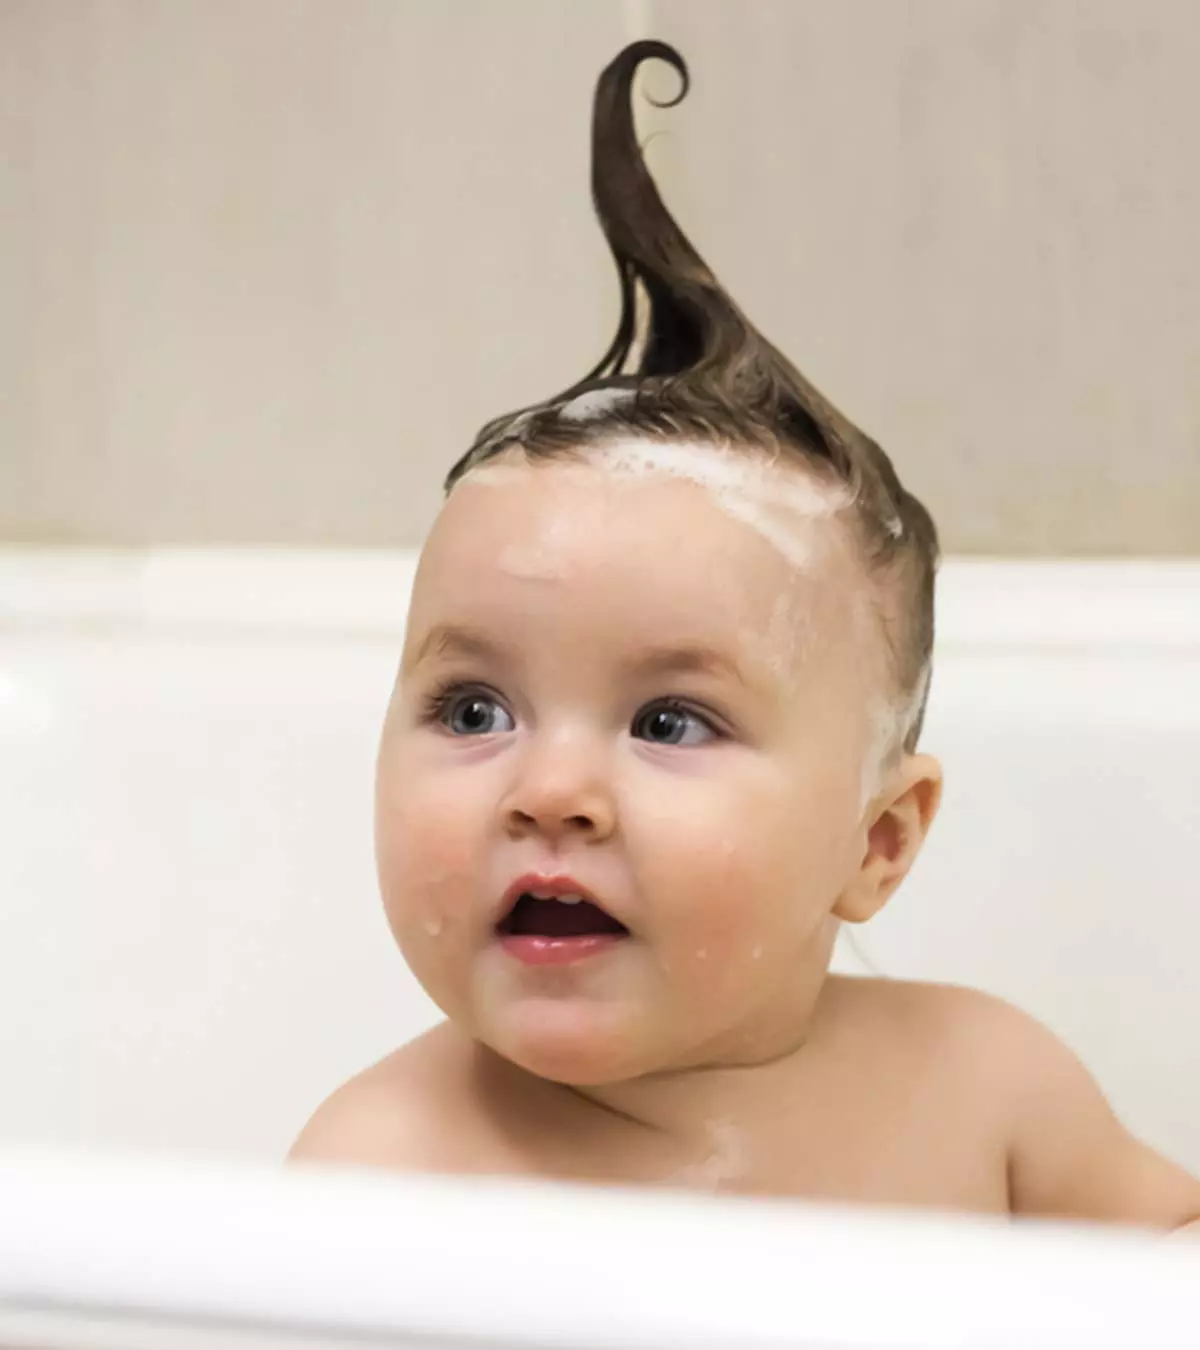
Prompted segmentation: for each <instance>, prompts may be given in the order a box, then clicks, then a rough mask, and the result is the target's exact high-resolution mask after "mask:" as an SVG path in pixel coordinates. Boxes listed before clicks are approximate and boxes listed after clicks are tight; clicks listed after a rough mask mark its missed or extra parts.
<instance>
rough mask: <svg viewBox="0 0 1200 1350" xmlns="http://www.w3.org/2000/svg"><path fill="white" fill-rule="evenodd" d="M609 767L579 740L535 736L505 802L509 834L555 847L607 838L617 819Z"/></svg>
mask: <svg viewBox="0 0 1200 1350" xmlns="http://www.w3.org/2000/svg"><path fill="white" fill-rule="evenodd" d="M608 767H609V766H608V765H607V763H606V757H605V755H604V753H603V751H602V750H601V749H600V747H598V746H595V745H592V744H590V743H589V742H587V741H586V740H584V739H583V738H581V737H573V736H569V735H559V736H555V737H544V738H541V739H540V740H539V739H538V738H536V737H535V738H534V741H533V742H532V743H531V744H530V745H529V746H528V747H527V748H526V751H525V753H524V755H523V756H522V759H521V762H520V766H519V768H518V770H517V773H516V776H515V778H514V779H513V781H512V783H511V785H510V787H509V790H508V792H507V793H506V794H505V797H504V799H503V800H502V802H501V815H502V820H503V825H504V828H505V830H506V832H507V833H508V834H509V835H510V836H511V837H513V838H522V837H525V836H528V835H530V834H538V835H541V836H543V837H544V838H546V839H548V840H550V841H552V842H559V841H561V840H563V839H567V838H578V839H580V840H581V841H586V842H597V843H598V842H601V841H602V840H605V839H608V838H609V837H611V835H612V833H613V831H614V830H615V828H616V817H617V812H616V803H615V801H614V797H613V793H612V785H611V782H610V779H609V773H608Z"/></svg>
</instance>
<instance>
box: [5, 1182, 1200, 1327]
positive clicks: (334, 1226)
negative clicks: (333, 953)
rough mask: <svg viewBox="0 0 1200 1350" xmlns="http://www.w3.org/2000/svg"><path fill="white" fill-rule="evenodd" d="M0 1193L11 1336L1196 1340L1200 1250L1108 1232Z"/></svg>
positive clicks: (588, 1202) (607, 1198)
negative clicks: (201, 1329)
mask: <svg viewBox="0 0 1200 1350" xmlns="http://www.w3.org/2000/svg"><path fill="white" fill-rule="evenodd" d="M0 1194H3V1195H4V1196H5V1197H6V1200H7V1204H6V1206H5V1209H4V1210H2V1211H0V1344H8V1345H12V1344H13V1343H14V1339H15V1338H16V1337H18V1336H20V1337H22V1338H23V1344H25V1345H27V1346H28V1345H30V1344H34V1343H38V1342H35V1341H34V1340H33V1335H38V1337H39V1340H40V1343H42V1344H46V1343H47V1339H46V1337H47V1336H48V1334H51V1333H54V1332H57V1333H58V1337H59V1339H58V1340H57V1341H49V1342H48V1343H49V1344H58V1345H60V1346H62V1347H64V1348H65V1347H70V1350H83V1347H87V1346H91V1347H96V1348H97V1350H99V1347H101V1346H103V1347H107V1350H137V1348H138V1347H143V1346H151V1345H152V1346H154V1348H155V1350H171V1347H172V1346H179V1347H180V1350H183V1346H187V1345H191V1346H194V1345H195V1344H196V1341H195V1340H194V1339H191V1338H189V1339H188V1340H186V1341H185V1340H182V1338H181V1336H180V1334H179V1333H180V1332H181V1331H186V1330H187V1329H189V1328H190V1329H191V1330H192V1331H193V1332H194V1331H195V1329H196V1328H197V1327H198V1326H203V1325H204V1323H206V1322H207V1323H208V1324H209V1326H210V1327H211V1329H212V1331H213V1332H214V1333H217V1332H219V1331H220V1330H221V1329H223V1328H224V1329H226V1330H230V1331H240V1332H242V1333H245V1332H248V1331H250V1332H252V1331H256V1330H257V1331H258V1332H260V1333H261V1332H265V1331H270V1332H273V1333H274V1335H273V1336H272V1339H271V1340H270V1341H268V1342H266V1344H267V1345H271V1346H273V1347H274V1350H283V1347H284V1346H285V1345H287V1344H294V1345H298V1344H299V1343H300V1337H301V1335H302V1334H312V1333H316V1334H318V1335H322V1333H323V1334H324V1336H325V1337H327V1338H328V1339H323V1340H321V1341H319V1342H318V1344H319V1345H324V1346H328V1345H329V1340H332V1339H333V1337H334V1336H341V1337H344V1338H345V1339H346V1340H347V1341H348V1340H349V1339H350V1338H351V1336H353V1335H358V1336H361V1337H362V1338H363V1339H364V1340H365V1341H366V1342H367V1343H369V1344H376V1345H391V1346H393V1347H395V1346H397V1345H398V1344H399V1345H403V1346H407V1347H413V1348H414V1350H415V1346H416V1345H426V1344H428V1345H433V1344H440V1345H447V1344H449V1345H451V1346H453V1345H463V1346H466V1345H475V1346H481V1345H491V1346H511V1347H520V1346H529V1347H534V1346H541V1347H550V1346H554V1347H560V1348H561V1350H568V1348H574V1347H591V1348H592V1350H600V1347H616V1346H629V1347H638V1348H639V1350H658V1348H659V1347H661V1348H662V1350H667V1348H668V1347H671V1348H672V1350H673V1348H674V1347H677V1346H689V1347H695V1350H747V1348H748V1347H758V1350H774V1348H775V1347H778V1350H783V1347H785V1346H786V1347H792V1348H793V1350H805V1348H807V1350H834V1347H840V1348H841V1350H852V1348H853V1350H869V1348H870V1347H874V1350H913V1347H916V1346H920V1347H921V1348H922V1350H982V1347H987V1348H988V1350H1065V1347H1079V1348H1080V1350H1083V1347H1087V1350H1129V1348H1130V1347H1133V1346H1138V1347H1146V1350H1168V1348H1169V1347H1170V1348H1171V1350H1175V1348H1178V1350H1184V1348H1185V1347H1186V1348H1187V1350H1191V1347H1194V1346H1195V1344H1196V1327H1197V1324H1198V1323H1200V1246H1197V1244H1196V1243H1194V1242H1187V1241H1176V1242H1174V1243H1167V1242H1164V1241H1163V1240H1162V1239H1161V1238H1160V1237H1157V1236H1143V1235H1133V1234H1130V1233H1127V1232H1125V1233H1115V1232H1111V1231H1105V1232H1101V1231H1089V1230H1085V1229H1074V1228H1067V1227H1058V1226H1051V1225H1038V1224H1029V1225H1023V1226H1022V1227H1020V1228H1019V1229H1017V1228H1012V1227H1010V1226H1008V1225H1007V1224H1003V1223H998V1222H995V1221H991V1222H986V1221H983V1220H978V1219H967V1218H962V1217H958V1218H949V1217H939V1216H935V1215H921V1216H915V1215H903V1216H901V1215H896V1214H885V1213H882V1212H870V1211H865V1210H858V1211H855V1210H846V1209H836V1208H828V1209H816V1208H812V1207H806V1206H801V1205H795V1204H790V1205H783V1204H764V1203H762V1202H761V1201H758V1202H754V1201H744V1200H743V1201H732V1200H727V1199H726V1200H717V1199H713V1198H711V1197H697V1196H686V1195H680V1194H675V1195H662V1194H652V1193H650V1192H642V1193H638V1192H635V1191H625V1192H622V1191H615V1190H611V1189H601V1188H599V1187H566V1186H549V1185H546V1184H538V1185H534V1184H530V1183H525V1184H519V1183H514V1182H512V1181H508V1182H500V1181H481V1180H480V1179H478V1178H474V1179H471V1180H465V1179H447V1178H432V1177H403V1178H402V1177H387V1176H383V1175H367V1174H366V1173H358V1174H353V1173H349V1172H347V1173H344V1174H337V1173H323V1174H319V1175H317V1174H314V1173H312V1172H304V1171H293V1172H290V1173H288V1174H287V1175H285V1176H274V1175H270V1174H269V1173H266V1172H256V1171H251V1170H243V1169H232V1170H231V1169H227V1168H220V1169H215V1168H211V1167H206V1168H203V1169H201V1168H196V1167H194V1166H193V1167H181V1166H179V1165H175V1166H172V1167H164V1166H161V1165H160V1166H156V1167H152V1168H150V1167H147V1166H146V1165H145V1164H144V1163H143V1164H142V1165H140V1166H137V1167H134V1166H130V1165H128V1164H125V1163H117V1162H113V1161H106V1162H105V1163H104V1164H103V1165H100V1164H97V1163H95V1162H90V1163H89V1162H80V1161H77V1160H72V1159H69V1158H51V1159H46V1160H42V1161H38V1160H33V1161H31V1160H29V1159H26V1158H10V1159H5V1158H4V1157H2V1156H0ZM864 1290H869V1297H863V1293H864ZM30 1314H34V1315H33V1316H30ZM38 1314H40V1316H39V1315H38ZM147 1330H150V1331H151V1332H152V1333H153V1334H154V1339H147V1338H146V1334H145V1333H146V1331H147ZM172 1332H174V1335H172ZM31 1333H32V1334H31ZM139 1333H140V1334H139ZM68 1337H69V1338H68ZM10 1338H13V1339H10ZM25 1338H28V1339H25ZM209 1345H210V1346H211V1347H212V1350H220V1347H221V1345H222V1340H221V1339H220V1337H219V1336H218V1335H214V1336H213V1337H212V1339H211V1340H210V1341H209ZM243 1345H244V1342H243ZM259 1350H263V1343H262V1342H259Z"/></svg>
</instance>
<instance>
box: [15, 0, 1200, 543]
mask: <svg viewBox="0 0 1200 1350" xmlns="http://www.w3.org/2000/svg"><path fill="white" fill-rule="evenodd" d="M646 34H653V35H660V36H663V37H666V38H668V39H670V40H672V41H674V42H676V43H677V44H678V45H679V46H680V47H681V48H682V50H683V51H684V53H685V55H686V56H687V57H688V59H689V61H690V62H691V65H692V67H693V73H694V77H695V87H694V91H693V94H692V96H691V97H690V98H689V99H688V101H687V102H686V103H685V104H684V105H683V106H682V107H681V108H680V109H678V110H675V111H674V112H671V113H669V114H661V115H660V114H652V115H651V116H649V117H647V119H646V126H647V129H648V130H649V129H654V128H658V127H664V128H666V132H665V134H663V135H660V136H657V137H656V138H655V140H654V141H653V144H652V145H651V148H650V158H651V162H652V164H653V165H654V166H655V167H656V170H657V172H658V174H659V176H660V179H661V181H662V184H663V187H664V190H665V192H666V194H667V195H668V198H669V200H670V202H671V204H672V205H673V206H674V208H675V209H676V211H677V213H678V215H679V216H680V218H681V220H682V222H683V223H684V225H685V228H687V229H688V230H689V232H690V233H691V234H692V236H693V238H694V239H695V241H696V242H697V243H698V244H699V245H700V247H701V248H702V250H703V251H704V252H705V253H706V254H707V255H708V257H709V259H710V261H711V262H712V263H713V265H714V267H715V268H716V269H717V271H718V272H719V273H720V274H721V276H722V277H723V279H724V280H725V281H726V283H727V284H728V285H729V287H730V288H731V289H732V290H733V291H734V292H735V294H736V295H737V296H738V297H739V299H740V300H741V301H742V303H743V304H744V306H745V307H746V308H747V309H748V310H749V311H750V313H751V314H752V315H753V316H754V317H755V318H756V319H757V320H758V321H759V322H760V324H761V325H762V326H763V327H764V328H765V329H766V330H767V331H768V332H769V333H770V334H771V336H772V337H774V338H775V340H776V341H777V342H778V343H779V345H781V346H782V347H784V349H785V350H787V351H788V352H789V353H790V354H791V355H792V356H793V358H794V359H795V360H796V361H797V363H798V364H799V365H800V366H801V367H802V368H803V369H805V370H806V371H807V372H808V373H809V374H810V376H812V377H813V378H814V379H815V380H816V381H817V383H818V384H820V385H821V386H822V387H823V388H824V389H825V390H826V392H827V393H829V394H830V396H831V397H833V398H834V399H835V400H836V401H838V402H839V403H841V404H842V405H843V406H844V407H845V408H846V409H847V411H849V412H850V413H851V415H852V416H854V417H856V419H857V420H859V421H860V422H861V423H862V424H863V425H865V426H866V427H867V429H868V430H870V431H871V432H872V433H873V434H875V435H876V436H877V437H878V438H879V439H880V440H882V441H883V443H884V444H885V446H887V447H888V448H889V450H890V451H891V452H892V453H893V456H894V457H895V459H896V460H897V462H898V465H899V467H900V469H901V472H902V474H903V475H904V476H905V477H906V479H907V480H908V481H909V482H910V484H911V485H912V486H913V487H914V489H915V490H916V491H917V492H918V493H920V494H921V495H922V496H924V497H925V498H926V500H927V501H928V502H929V504H930V506H931V507H932V508H933V510H934V512H935V514H936V515H937V517H938V519H939V522H940V524H941V527H942V531H943V536H944V539H945V542H946V544H947V547H948V548H949V549H951V550H953V551H958V552H984V553H1000V554H1061V553H1070V554H1084V555H1086V554H1096V553H1115V554H1158V555H1167V554H1200V379H1198V378H1197V376H1198V372H1200V242H1198V241H1200V81H1198V80H1197V78H1196V71H1197V70H1200V5H1197V4H1195V2H1194V0H1139V3H1137V4H1134V3H1130V0H742V3H735V2H734V0H624V2H623V3H622V2H621V0H571V3H567V2H566V0H454V3H449V4H432V3H428V2H427V0H338V2H337V3H331V0H252V3H250V2H248V0H0V540H9V541H49V542H69V543H81V542H86V543H93V542H97V543H125V544H140V543H221V542H241V543H245V542H264V543H286V544H297V545H308V544H313V545H349V546H397V545H411V544H415V543H417V542H418V541H419V539H420V537H421V535H422V533H423V531H424V529H425V528H426V527H427V525H428V523H429V520H430V518H431V516H432V513H433V511H434V510H435V509H436V503H437V500H438V485H439V481H440V478H441V475H442V473H443V472H444V470H445V469H446V467H448V465H449V463H450V462H451V461H452V459H453V458H454V457H455V456H456V455H457V454H458V453H459V452H460V450H461V449H462V448H463V446H464V445H465V443H466V442H467V440H468V439H469V437H470V436H471V434H472V432H473V431H474V429H475V427H476V426H477V425H478V424H479V423H481V422H482V421H483V420H485V418H487V417H488V416H490V415H492V414H494V413H495V412H498V411H500V410H503V409H506V408H509V407H512V406H515V405H518V404H520V403H522V402H525V401H527V400H530V399H532V398H535V397H538V396H539V395H543V394H546V393H549V392H552V391H554V390H556V389H558V388H560V387H562V386H563V385H565V384H567V383H568V382H569V381H570V380H571V379H573V378H574V377H575V376H576V375H577V374H579V373H581V371H582V370H583V369H584V368H585V367H586V366H587V365H589V364H590V363H591V361H592V360H593V358H594V357H595V356H596V355H597V354H598V352H599V351H600V350H601V349H602V347H603V345H604V343H605V341H606V339H607V336H608V332H609V328H610V325H611V323H612V321H613V317H614V314H615V305H616V297H615V294H614V285H613V281H612V277H611V270H610V264H609V263H608V260H607V256H606V254H605V251H604V247H603V244H602V242H601V239H600V236H599V233H598V231H597V229H596V227H595V225H594V222H593V219H592V216H591V208H590V202H589V199H588V189H587V171H588V166H587V131H588V118H589V104H590V96H591V88H592V83H593V80H594V78H595V76H596V74H597V73H598V71H599V69H600V67H601V66H602V65H603V64H604V63H605V61H607V60H608V58H609V57H610V56H611V55H612V54H613V53H614V52H615V51H616V50H617V48H618V47H619V46H620V45H621V44H622V43H623V42H624V41H626V40H628V39H629V38H631V37H635V36H641V35H646ZM673 87H674V86H673V77H672V76H671V74H670V72H668V71H666V70H665V69H662V70H653V71H651V72H649V74H648V76H647V88H649V89H650V90H651V91H652V92H655V93H657V94H659V95H663V96H665V95H667V94H669V93H671V92H673Z"/></svg>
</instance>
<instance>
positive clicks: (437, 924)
mask: <svg viewBox="0 0 1200 1350" xmlns="http://www.w3.org/2000/svg"><path fill="white" fill-rule="evenodd" d="M425 931H426V932H427V933H428V934H429V936H430V937H431V938H435V937H437V936H438V935H439V934H440V933H441V931H442V921H441V919H426V920H425Z"/></svg>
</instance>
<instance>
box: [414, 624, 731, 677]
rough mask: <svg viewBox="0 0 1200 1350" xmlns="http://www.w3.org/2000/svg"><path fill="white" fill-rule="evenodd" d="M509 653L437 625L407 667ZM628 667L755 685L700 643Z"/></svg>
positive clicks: (640, 658)
mask: <svg viewBox="0 0 1200 1350" xmlns="http://www.w3.org/2000/svg"><path fill="white" fill-rule="evenodd" d="M508 654H510V648H508V647H507V646H506V645H505V644H504V643H501V642H497V641H496V640H495V639H494V638H491V637H488V636H487V635H486V634H485V633H482V632H480V631H479V630H478V629H474V628H464V627H460V626H458V625H455V624H436V625H435V626H434V627H433V628H431V629H430V630H429V632H428V633H426V634H425V636H424V637H423V638H422V639H421V641H420V642H419V643H418V644H417V646H416V648H415V649H414V651H413V654H412V656H411V657H410V658H409V659H408V660H407V661H406V662H405V663H404V668H405V669H406V670H413V669H415V668H416V667H417V666H419V665H420V664H421V663H422V662H423V661H427V660H431V659H436V658H438V657H454V656H460V657H463V656H465V657H469V658H473V659H475V660H487V659H489V658H490V659H493V660H494V659H496V658H497V657H503V656H505V655H508ZM625 665H626V670H627V671H628V672H629V673H631V674H634V675H642V676H645V675H693V674H695V675H717V676H725V677H727V678H728V677H732V678H733V679H735V680H737V682H738V683H739V684H743V685H746V686H747V687H749V686H750V685H751V684H752V683H753V681H752V680H750V679H749V678H748V676H747V674H746V672H745V671H744V670H743V669H742V667H741V665H739V663H738V662H737V660H736V659H735V658H734V657H732V656H729V655H727V654H726V653H725V652H722V651H719V650H718V649H717V648H715V647H706V646H703V645H700V644H683V645H680V646H664V647H652V648H651V649H650V650H649V651H642V652H639V653H637V654H636V655H635V656H632V657H630V659H629V660H628V661H627V662H626V663H625Z"/></svg>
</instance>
